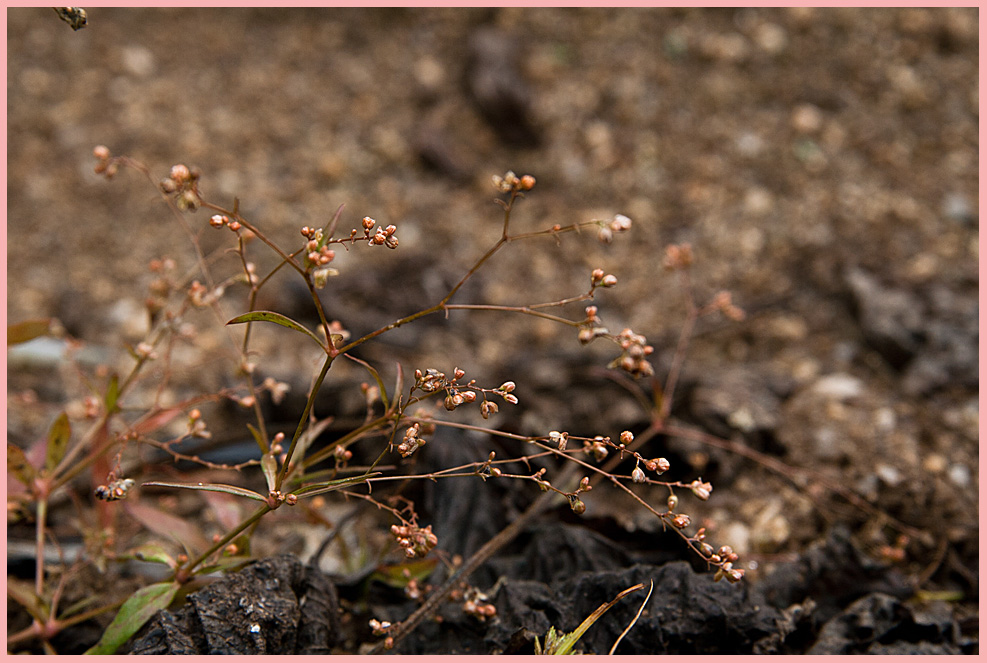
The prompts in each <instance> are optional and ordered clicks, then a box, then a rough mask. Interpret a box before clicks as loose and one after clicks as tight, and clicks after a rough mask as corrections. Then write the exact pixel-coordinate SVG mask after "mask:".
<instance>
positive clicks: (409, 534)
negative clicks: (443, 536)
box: [391, 525, 439, 559]
mask: <svg viewBox="0 0 987 663" xmlns="http://www.w3.org/2000/svg"><path fill="white" fill-rule="evenodd" d="M391 534H393V535H394V538H395V539H396V540H397V542H398V545H399V546H401V547H402V548H404V554H405V556H406V557H408V558H409V559H412V558H415V557H425V556H426V555H427V554H428V553H429V551H430V550H432V548H434V547H435V546H436V545H437V544H438V543H439V539H438V537H437V536H435V534H433V533H432V526H431V525H429V526H428V527H418V526H417V525H391Z"/></svg>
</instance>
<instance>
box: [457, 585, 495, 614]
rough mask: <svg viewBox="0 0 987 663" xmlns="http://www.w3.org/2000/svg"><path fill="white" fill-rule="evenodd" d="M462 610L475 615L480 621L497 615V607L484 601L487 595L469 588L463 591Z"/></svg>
mask: <svg viewBox="0 0 987 663" xmlns="http://www.w3.org/2000/svg"><path fill="white" fill-rule="evenodd" d="M463 598H464V600H463V612H465V613H466V614H467V615H471V616H473V617H476V618H477V619H478V620H480V621H481V622H484V621H486V620H488V619H491V618H493V617H496V616H497V608H496V607H495V606H493V605H491V604H489V603H486V599H487V597H486V596H485V595H484V594H482V593H481V592H479V591H478V590H476V589H475V588H472V587H471V588H470V589H468V590H467V591H466V592H465V593H464V597H463Z"/></svg>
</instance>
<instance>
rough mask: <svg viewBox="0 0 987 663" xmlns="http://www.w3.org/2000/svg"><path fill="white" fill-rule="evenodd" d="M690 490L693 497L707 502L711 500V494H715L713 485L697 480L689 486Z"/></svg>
mask: <svg viewBox="0 0 987 663" xmlns="http://www.w3.org/2000/svg"><path fill="white" fill-rule="evenodd" d="M689 489H690V490H691V491H692V494H693V495H695V496H696V497H698V498H699V499H701V500H702V501H703V502H705V501H706V500H708V499H709V494H710V493H712V492H713V485H712V484H711V483H709V482H704V481H703V480H702V479H696V480H695V481H693V482H692V483H691V484H689Z"/></svg>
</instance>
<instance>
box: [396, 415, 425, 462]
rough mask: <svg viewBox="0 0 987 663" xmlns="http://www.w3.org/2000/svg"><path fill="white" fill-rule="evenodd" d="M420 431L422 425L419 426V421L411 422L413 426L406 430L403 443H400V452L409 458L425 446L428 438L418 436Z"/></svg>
mask: <svg viewBox="0 0 987 663" xmlns="http://www.w3.org/2000/svg"><path fill="white" fill-rule="evenodd" d="M420 432H421V426H419V425H418V423H417V422H416V423H413V424H411V426H409V427H408V430H406V431H405V432H404V440H402V442H401V444H399V445H398V453H400V454H401V456H402V457H404V458H407V457H408V456H410V455H411V454H413V453H415V452H416V451H418V449H419V448H420V447H423V446H425V442H426V441H427V440H424V439H422V438H420V437H418V435H419V433H420Z"/></svg>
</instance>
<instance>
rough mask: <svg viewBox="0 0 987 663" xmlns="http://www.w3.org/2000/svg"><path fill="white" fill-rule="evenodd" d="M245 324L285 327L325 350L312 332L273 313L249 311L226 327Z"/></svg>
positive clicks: (285, 317) (287, 318)
mask: <svg viewBox="0 0 987 663" xmlns="http://www.w3.org/2000/svg"><path fill="white" fill-rule="evenodd" d="M245 322H273V323H274V324H276V325H281V326H282V327H287V328H288V329H294V330H295V331H299V332H301V333H303V334H305V335H306V336H308V337H309V338H311V339H312V340H313V341H315V342H316V343H318V344H319V347H320V348H322V349H325V347H326V346H325V345H324V344H323V343H322V341H320V340H319V337H318V336H316V335H315V333H314V332H312V331H310V330H309V329H307V328H305V327H303V326H302V325H300V324H298V323H297V322H295V321H294V320H292V319H291V318H289V317H288V316H286V315H282V314H280V313H275V312H274V311H251V312H250V313H244V314H243V315H238V316H237V317H235V318H233V319H232V320H230V321H229V322H227V323H226V324H228V325H241V324H243V323H245Z"/></svg>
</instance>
